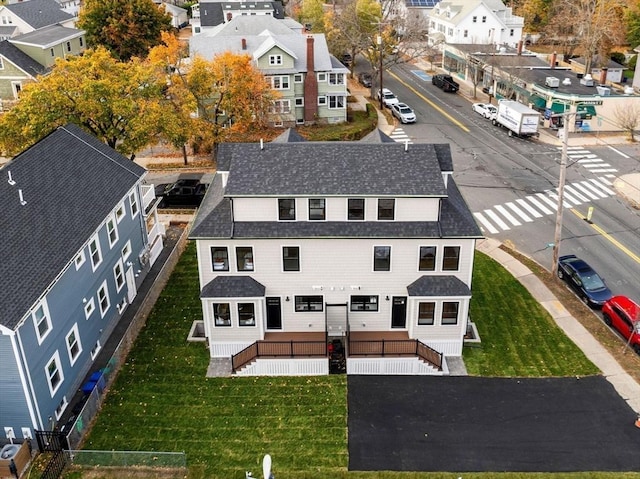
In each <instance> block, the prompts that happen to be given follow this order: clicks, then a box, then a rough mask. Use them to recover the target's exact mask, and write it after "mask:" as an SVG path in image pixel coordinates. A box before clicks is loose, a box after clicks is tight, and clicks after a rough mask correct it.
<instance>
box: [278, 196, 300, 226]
mask: <svg viewBox="0 0 640 479" xmlns="http://www.w3.org/2000/svg"><path fill="white" fill-rule="evenodd" d="M278 219H279V220H280V221H291V220H295V219H296V200H295V198H282V199H279V200H278Z"/></svg>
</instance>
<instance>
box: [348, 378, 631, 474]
mask: <svg viewBox="0 0 640 479" xmlns="http://www.w3.org/2000/svg"><path fill="white" fill-rule="evenodd" d="M348 407H349V419H348V427H349V470H362V471H373V470H394V471H455V472H484V471H513V472H516V471H528V472H553V471H557V472H563V471H637V470H639V469H640V429H639V428H637V427H635V425H634V423H635V420H636V414H635V413H634V411H633V410H632V409H631V408H630V407H629V406H628V405H627V404H626V402H625V401H623V400H622V398H621V397H620V396H619V395H618V394H617V393H616V391H615V390H614V389H613V387H612V386H611V384H610V383H609V382H607V380H606V379H604V378H603V377H601V376H592V377H586V378H581V379H577V378H539V379H537V378H536V379H529V378H527V379H518V378H477V377H432V376H349V378H348Z"/></svg>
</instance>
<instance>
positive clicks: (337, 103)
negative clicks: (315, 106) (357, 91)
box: [328, 95, 346, 109]
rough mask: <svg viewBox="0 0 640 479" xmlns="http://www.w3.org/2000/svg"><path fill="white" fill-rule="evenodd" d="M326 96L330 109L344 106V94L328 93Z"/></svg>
mask: <svg viewBox="0 0 640 479" xmlns="http://www.w3.org/2000/svg"><path fill="white" fill-rule="evenodd" d="M328 97H329V108H330V109H340V108H344V107H345V104H346V102H345V98H344V95H328Z"/></svg>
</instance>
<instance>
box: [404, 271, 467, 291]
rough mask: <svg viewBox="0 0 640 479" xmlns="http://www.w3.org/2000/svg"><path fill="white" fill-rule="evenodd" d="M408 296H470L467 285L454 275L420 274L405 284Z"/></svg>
mask: <svg viewBox="0 0 640 479" xmlns="http://www.w3.org/2000/svg"><path fill="white" fill-rule="evenodd" d="M407 292H408V293H409V296H471V290H470V289H469V287H468V286H467V285H466V284H464V283H463V282H462V281H460V280H459V279H458V278H457V277H455V276H426V275H425V276H420V277H419V278H418V279H416V280H415V281H414V282H413V283H411V284H410V285H409V286H407Z"/></svg>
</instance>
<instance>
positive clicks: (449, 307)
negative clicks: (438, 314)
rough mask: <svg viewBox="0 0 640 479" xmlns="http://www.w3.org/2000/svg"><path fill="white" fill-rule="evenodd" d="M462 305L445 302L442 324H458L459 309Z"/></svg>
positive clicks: (443, 304)
mask: <svg viewBox="0 0 640 479" xmlns="http://www.w3.org/2000/svg"><path fill="white" fill-rule="evenodd" d="M459 306H460V303H458V302H453V301H445V302H444V303H442V324H444V325H451V324H458V308H459Z"/></svg>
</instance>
